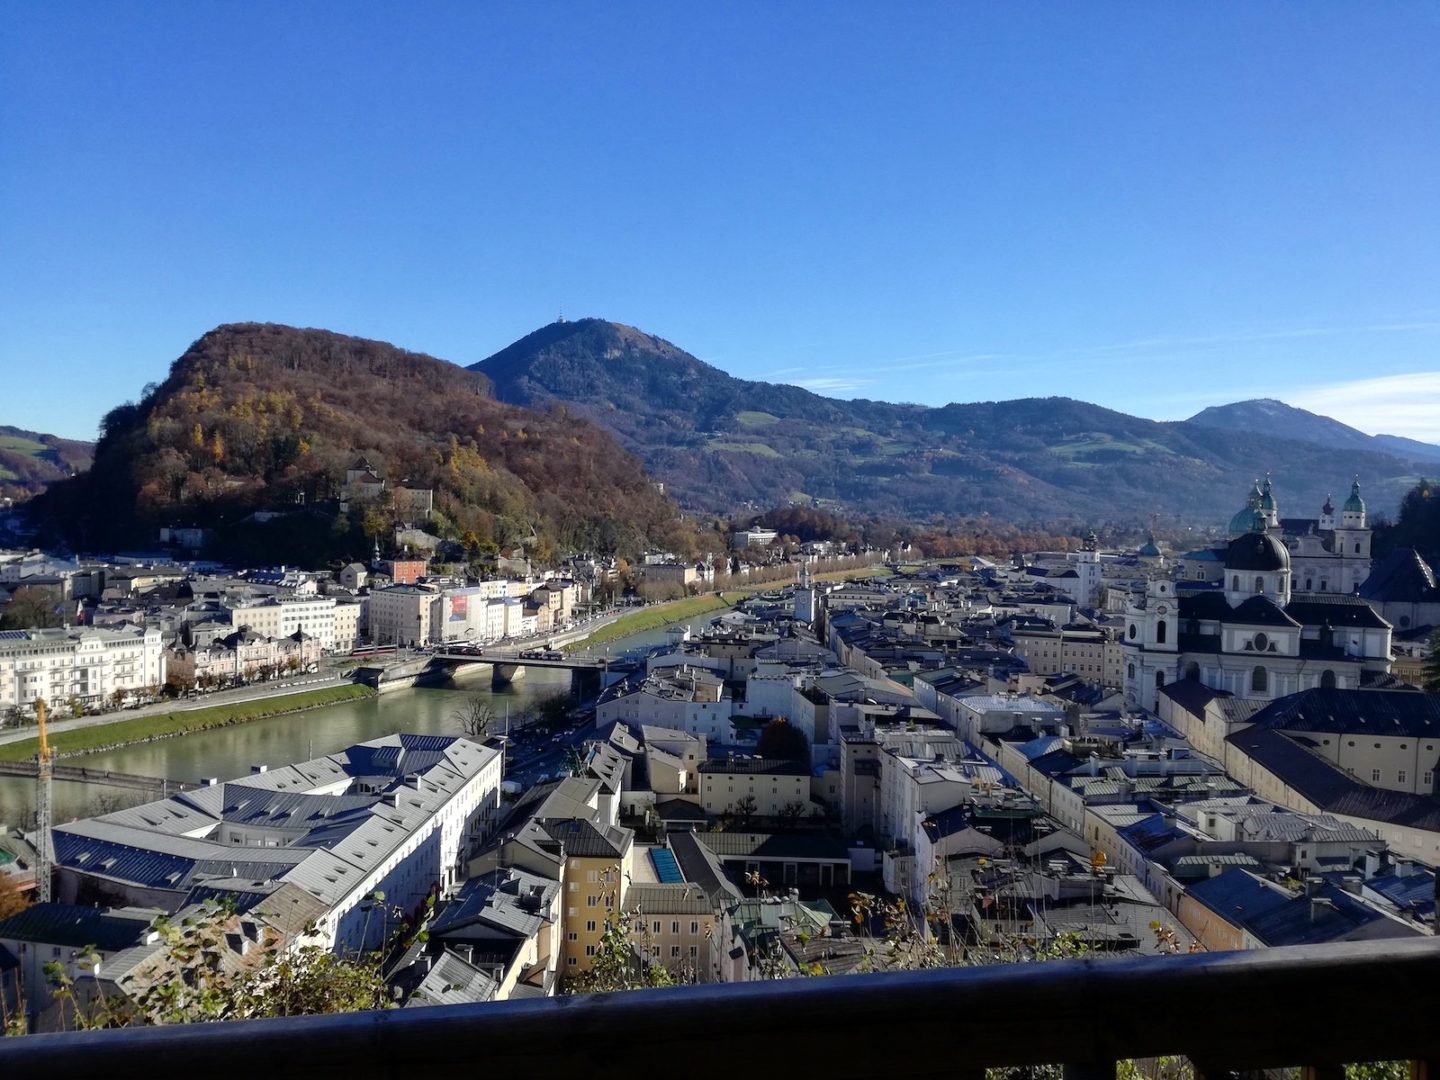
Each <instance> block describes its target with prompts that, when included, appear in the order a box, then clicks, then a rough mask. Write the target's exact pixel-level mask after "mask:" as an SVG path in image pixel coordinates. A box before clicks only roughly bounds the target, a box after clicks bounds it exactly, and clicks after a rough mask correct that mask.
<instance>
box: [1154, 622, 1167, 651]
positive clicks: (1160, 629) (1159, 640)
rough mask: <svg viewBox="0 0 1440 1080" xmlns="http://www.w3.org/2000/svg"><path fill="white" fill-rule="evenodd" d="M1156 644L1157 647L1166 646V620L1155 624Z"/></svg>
mask: <svg viewBox="0 0 1440 1080" xmlns="http://www.w3.org/2000/svg"><path fill="white" fill-rule="evenodd" d="M1155 643H1156V644H1157V645H1164V644H1165V620H1164V619H1161V620H1160V621H1159V622H1157V623H1156V624H1155Z"/></svg>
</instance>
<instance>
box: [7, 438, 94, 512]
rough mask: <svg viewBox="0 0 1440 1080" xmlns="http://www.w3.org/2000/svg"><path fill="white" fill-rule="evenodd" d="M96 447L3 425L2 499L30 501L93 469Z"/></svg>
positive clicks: (86, 443)
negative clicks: (76, 475) (48, 487)
mask: <svg viewBox="0 0 1440 1080" xmlns="http://www.w3.org/2000/svg"><path fill="white" fill-rule="evenodd" d="M94 452H95V444H94V443H88V442H82V441H81V440H79V439H62V438H61V437H60V436H58V435H46V434H44V433H43V432H39V431H27V430H25V429H24V428H17V427H7V426H6V425H4V424H0V498H8V499H28V498H30V497H31V496H32V495H38V494H39V493H40V492H42V491H44V490H45V488H46V487H47V486H48V485H50V484H53V483H54V482H55V481H57V480H63V479H64V478H65V477H67V476H70V475H71V474H73V473H77V472H84V471H85V470H86V469H88V468H89V467H90V459H91V456H92V455H93V454H94Z"/></svg>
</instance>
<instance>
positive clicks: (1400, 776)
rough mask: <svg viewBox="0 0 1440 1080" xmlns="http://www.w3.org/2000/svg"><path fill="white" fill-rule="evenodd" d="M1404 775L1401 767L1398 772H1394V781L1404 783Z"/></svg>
mask: <svg viewBox="0 0 1440 1080" xmlns="http://www.w3.org/2000/svg"><path fill="white" fill-rule="evenodd" d="M1405 775H1406V774H1405V770H1404V769H1401V770H1400V771H1399V772H1398V773H1396V774H1395V782H1396V783H1397V784H1403V783H1405Z"/></svg>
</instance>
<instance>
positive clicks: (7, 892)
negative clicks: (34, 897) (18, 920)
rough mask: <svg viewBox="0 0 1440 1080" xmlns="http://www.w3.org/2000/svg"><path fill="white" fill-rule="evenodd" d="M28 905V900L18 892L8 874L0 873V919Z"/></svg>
mask: <svg viewBox="0 0 1440 1080" xmlns="http://www.w3.org/2000/svg"><path fill="white" fill-rule="evenodd" d="M29 906H30V902H29V901H28V900H26V899H25V897H24V896H22V895H21V894H20V890H19V889H17V888H16V887H15V882H14V881H13V880H12V879H11V877H10V875H9V874H0V919H8V918H10V916H11V915H18V914H19V913H20V912H22V911H24V910H25V909H26V908H27V907H29Z"/></svg>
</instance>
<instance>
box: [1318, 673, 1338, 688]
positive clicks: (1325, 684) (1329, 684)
mask: <svg viewBox="0 0 1440 1080" xmlns="http://www.w3.org/2000/svg"><path fill="white" fill-rule="evenodd" d="M1320 689H1321V690H1334V689H1335V672H1333V671H1331V670H1330V669H1329V668H1326V669H1325V670H1324V671H1322V672H1321V673H1320Z"/></svg>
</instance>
